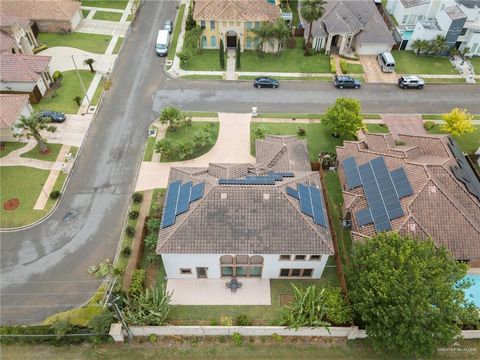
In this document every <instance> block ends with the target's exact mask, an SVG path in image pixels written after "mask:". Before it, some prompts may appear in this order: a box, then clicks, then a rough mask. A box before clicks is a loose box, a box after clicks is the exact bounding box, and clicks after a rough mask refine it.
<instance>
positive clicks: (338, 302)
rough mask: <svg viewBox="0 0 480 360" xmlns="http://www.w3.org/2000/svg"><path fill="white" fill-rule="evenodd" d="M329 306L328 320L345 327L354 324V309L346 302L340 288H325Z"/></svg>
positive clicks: (326, 302)
mask: <svg viewBox="0 0 480 360" xmlns="http://www.w3.org/2000/svg"><path fill="white" fill-rule="evenodd" d="M323 296H324V299H325V304H326V306H327V312H326V316H325V317H326V319H327V321H329V322H331V323H332V324H335V325H343V324H347V323H350V322H352V320H353V313H352V308H351V307H350V305H349V304H348V303H347V302H346V300H345V299H344V297H343V294H342V292H341V290H340V288H338V287H336V288H325V291H324V293H323Z"/></svg>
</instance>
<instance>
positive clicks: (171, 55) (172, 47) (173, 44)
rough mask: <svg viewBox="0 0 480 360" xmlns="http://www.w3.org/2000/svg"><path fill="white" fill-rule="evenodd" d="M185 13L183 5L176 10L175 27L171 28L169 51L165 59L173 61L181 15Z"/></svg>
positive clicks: (180, 25)
mask: <svg viewBox="0 0 480 360" xmlns="http://www.w3.org/2000/svg"><path fill="white" fill-rule="evenodd" d="M184 13H185V4H182V5H180V8H179V9H178V15H177V18H176V20H175V27H174V28H173V36H172V42H171V43H170V51H169V52H168V55H167V59H168V60H173V58H174V57H175V52H176V51H177V42H178V36H179V35H180V30H181V27H182V20H183V14H184Z"/></svg>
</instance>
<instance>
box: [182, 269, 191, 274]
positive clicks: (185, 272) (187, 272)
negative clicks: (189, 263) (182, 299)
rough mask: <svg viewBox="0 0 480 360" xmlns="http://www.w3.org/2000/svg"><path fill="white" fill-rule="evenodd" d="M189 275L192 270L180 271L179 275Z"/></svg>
mask: <svg viewBox="0 0 480 360" xmlns="http://www.w3.org/2000/svg"><path fill="white" fill-rule="evenodd" d="M191 273H192V269H180V274H182V275H187V274H191Z"/></svg>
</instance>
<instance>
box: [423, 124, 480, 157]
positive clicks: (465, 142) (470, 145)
mask: <svg viewBox="0 0 480 360" xmlns="http://www.w3.org/2000/svg"><path fill="white" fill-rule="evenodd" d="M441 126H442V125H435V126H434V127H433V128H432V129H430V130H428V133H429V134H447V132H445V131H443V130H442V128H441ZM453 138H454V139H455V140H457V142H458V145H460V147H461V148H462V150H463V151H465V152H466V153H467V154H474V153H475V151H477V149H478V147H479V146H480V126H475V131H474V132H472V133H470V134H463V135H460V136H454V137H453Z"/></svg>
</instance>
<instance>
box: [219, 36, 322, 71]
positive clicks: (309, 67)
mask: <svg viewBox="0 0 480 360" xmlns="http://www.w3.org/2000/svg"><path fill="white" fill-rule="evenodd" d="M240 60H241V68H240V71H255V72H285V73H289V72H301V73H330V57H328V56H326V55H322V54H317V55H313V56H304V55H303V41H302V40H301V39H300V40H299V39H297V46H296V48H295V49H285V50H284V51H283V52H282V53H281V54H280V55H275V54H265V55H264V57H263V58H260V57H259V56H258V53H257V51H254V50H246V51H244V52H243V53H242V55H241V57H240ZM217 63H218V51H217Z"/></svg>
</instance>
